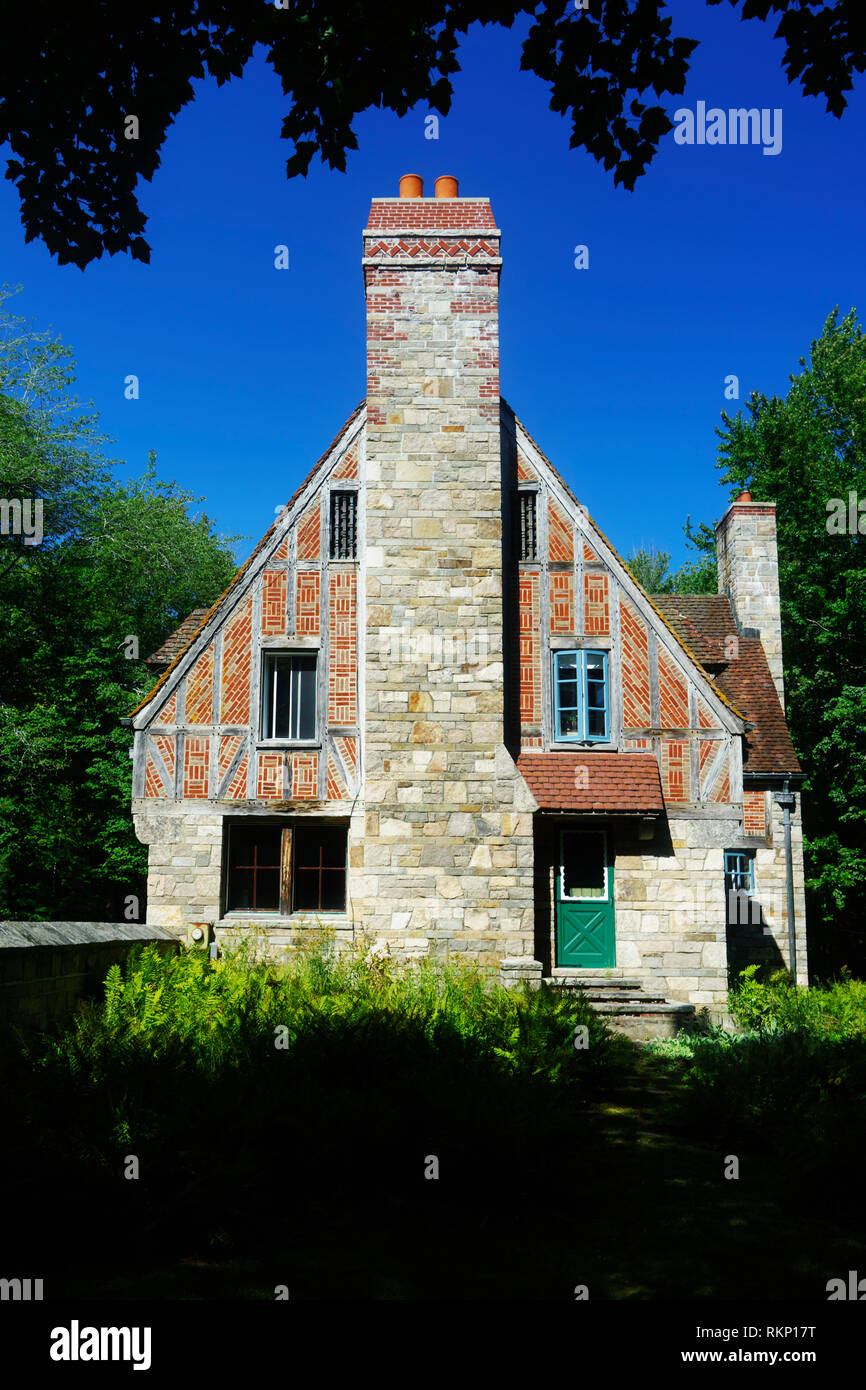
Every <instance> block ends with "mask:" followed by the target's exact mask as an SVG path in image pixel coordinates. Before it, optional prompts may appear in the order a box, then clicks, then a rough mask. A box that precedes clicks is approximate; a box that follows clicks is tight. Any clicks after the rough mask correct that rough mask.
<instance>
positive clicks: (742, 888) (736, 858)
mask: <svg viewBox="0 0 866 1390" xmlns="http://www.w3.org/2000/svg"><path fill="white" fill-rule="evenodd" d="M725 888H726V889H727V891H728V892H729V893H748V894H749V895H751V894H752V893H754V891H755V860H754V856H753V855H751V854H749V853H748V851H744V850H734V849H726V850H725Z"/></svg>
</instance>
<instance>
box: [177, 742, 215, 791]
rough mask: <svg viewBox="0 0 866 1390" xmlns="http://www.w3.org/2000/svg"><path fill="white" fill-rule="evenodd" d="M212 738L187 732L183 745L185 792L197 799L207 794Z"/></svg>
mask: <svg viewBox="0 0 866 1390" xmlns="http://www.w3.org/2000/svg"><path fill="white" fill-rule="evenodd" d="M209 759H210V739H208V738H196V737H193V735H192V734H187V736H186V739H185V740H184V745H183V794H184V796H185V797H189V798H192V799H197V798H199V797H206V796H207V778H208V762H209Z"/></svg>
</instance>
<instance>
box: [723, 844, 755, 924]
mask: <svg viewBox="0 0 866 1390" xmlns="http://www.w3.org/2000/svg"><path fill="white" fill-rule="evenodd" d="M725 902H726V904H727V916H728V926H746V925H756V926H757V925H760V924H761V923H762V921H763V913H762V911H761V905H760V903H759V902H758V901H757V899H756V897H755V856H754V852H750V851H749V850H738V849H726V850H725Z"/></svg>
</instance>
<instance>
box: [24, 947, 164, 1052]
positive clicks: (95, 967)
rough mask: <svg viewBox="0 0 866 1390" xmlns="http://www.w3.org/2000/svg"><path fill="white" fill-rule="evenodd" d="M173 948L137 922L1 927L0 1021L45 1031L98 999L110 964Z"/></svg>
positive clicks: (120, 963)
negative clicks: (141, 951) (136, 949)
mask: <svg viewBox="0 0 866 1390" xmlns="http://www.w3.org/2000/svg"><path fill="white" fill-rule="evenodd" d="M150 942H153V943H155V944H156V945H157V946H158V948H159V950H160V951H162V952H165V951H169V950H174V949H176V946H177V943H176V941H175V939H174V938H173V937H172V936H171V935H170V933H168V932H166V931H163V930H162V929H161V928H159V927H147V926H144V925H143V924H142V923H138V922H0V1022H2V1023H9V1024H14V1025H15V1026H16V1027H18V1028H26V1029H29V1028H41V1029H44V1028H47V1027H49V1025H51V1024H52V1023H56V1022H63V1021H65V1020H66V1019H68V1018H69V1017H70V1016H71V1015H72V1013H73V1011H74V1009H75V1005H76V1004H77V1003H78V1001H79V999H82V998H84V997H85V996H86V995H94V994H95V995H98V994H99V993H100V991H101V986H102V983H103V981H104V980H105V977H106V975H107V974H108V971H109V970H110V968H111V966H112V965H115V964H117V965H122V964H123V962H124V961H125V960H126V958H127V956H128V955H129V952H130V950H131V949H132V947H133V946H136V945H146V944H148V943H150Z"/></svg>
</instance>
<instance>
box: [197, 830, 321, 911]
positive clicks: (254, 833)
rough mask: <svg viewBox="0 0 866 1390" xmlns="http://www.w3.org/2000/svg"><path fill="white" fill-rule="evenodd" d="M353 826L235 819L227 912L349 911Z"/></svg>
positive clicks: (228, 847) (227, 860) (230, 833)
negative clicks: (348, 863)
mask: <svg viewBox="0 0 866 1390" xmlns="http://www.w3.org/2000/svg"><path fill="white" fill-rule="evenodd" d="M347 839H348V828H347V826H345V825H326V826H322V825H310V824H309V823H304V824H299V823H298V821H291V822H290V821H283V822H277V824H276V825H275V824H273V823H269V824H267V825H265V824H263V823H262V822H261V821H252V822H250V821H248V820H243V821H241V820H240V819H239V820H238V821H237V822H233V821H232V820H230V821H229V822H228V824H227V827H226V853H225V861H224V862H225V865H226V879H225V910H226V912H249V913H253V912H266V913H278V914H280V915H281V916H289V915H291V913H292V912H345V910H346V859H347Z"/></svg>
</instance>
